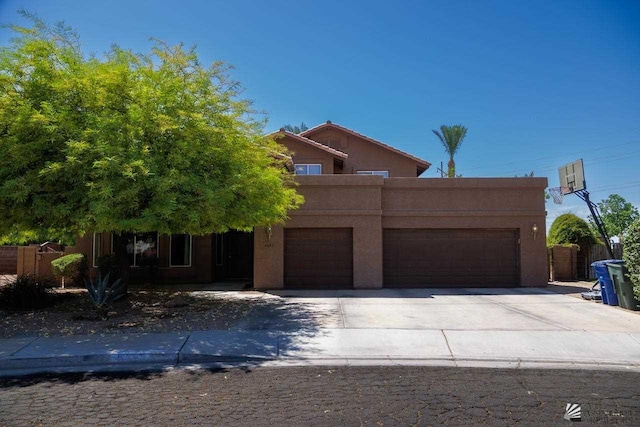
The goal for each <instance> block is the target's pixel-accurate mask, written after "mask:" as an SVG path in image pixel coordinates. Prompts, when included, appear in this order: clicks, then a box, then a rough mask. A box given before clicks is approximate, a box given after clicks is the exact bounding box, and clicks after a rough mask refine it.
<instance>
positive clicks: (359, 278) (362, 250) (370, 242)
mask: <svg viewBox="0 0 640 427" xmlns="http://www.w3.org/2000/svg"><path fill="white" fill-rule="evenodd" d="M382 279H383V275H382V218H381V217H380V216H371V217H369V218H367V220H366V224H363V225H359V226H356V227H354V228H353V287H354V288H356V289H380V288H382Z"/></svg>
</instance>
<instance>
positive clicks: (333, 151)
mask: <svg viewBox="0 0 640 427" xmlns="http://www.w3.org/2000/svg"><path fill="white" fill-rule="evenodd" d="M276 134H279V135H285V136H288V137H289V138H291V139H295V140H296V141H300V142H303V143H305V144H308V145H311V146H312V147H315V148H318V149H320V150H323V151H326V152H327V153H329V154H331V155H332V156H334V157H340V158H341V159H346V158H347V157H349V156H348V155H347V153H343V152H342V151H340V150H336V149H335V148H331V147H329V146H327V145H324V144H320V143H319V142H316V141H314V140H313V139H309V138H305V137H304V136H301V135H298V134H295V133H292V132H289V131H286V130H284V129H280V130H279V131H278V132H273V133H272V134H271V135H276Z"/></svg>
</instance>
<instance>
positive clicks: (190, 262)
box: [169, 233, 193, 268]
mask: <svg viewBox="0 0 640 427" xmlns="http://www.w3.org/2000/svg"><path fill="white" fill-rule="evenodd" d="M180 236H189V264H187V265H173V259H172V256H171V245H172V243H173V234H171V235H169V268H185V267H191V266H192V264H193V236H192V235H191V234H187V233H185V234H180Z"/></svg>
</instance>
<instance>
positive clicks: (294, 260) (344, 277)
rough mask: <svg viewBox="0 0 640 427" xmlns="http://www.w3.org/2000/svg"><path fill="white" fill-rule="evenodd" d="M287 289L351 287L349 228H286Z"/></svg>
mask: <svg viewBox="0 0 640 427" xmlns="http://www.w3.org/2000/svg"><path fill="white" fill-rule="evenodd" d="M284 285H285V287H286V288H289V289H292V288H300V289H305V288H321V289H328V288H352V287H353V232H352V229H351V228H285V230H284Z"/></svg>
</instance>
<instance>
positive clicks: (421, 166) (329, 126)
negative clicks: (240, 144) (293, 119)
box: [297, 121, 431, 175]
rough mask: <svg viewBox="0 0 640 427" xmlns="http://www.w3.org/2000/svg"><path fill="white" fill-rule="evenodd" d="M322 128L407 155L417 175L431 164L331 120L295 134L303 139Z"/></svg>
mask: <svg viewBox="0 0 640 427" xmlns="http://www.w3.org/2000/svg"><path fill="white" fill-rule="evenodd" d="M324 129H337V130H340V131H343V132H346V133H348V134H351V135H353V136H356V137H358V138H361V139H364V140H365V141H368V142H371V143H373V144H376V145H378V146H380V147H382V148H384V149H386V150H389V151H392V152H394V153H396V154H400V155H401V156H404V157H407V158H409V159H411V160H413V161H414V162H416V163H417V164H418V170H419V172H418V175H420V174H421V173H422V172H424V171H425V170H427V169H429V166H431V163H429V162H427V161H426V160H422V159H420V158H418V157H416V156H412V155H411V154H409V153H405V152H404V151H400V150H398V149H397V148H393V147H392V146H390V145H387V144H385V143H383V142H380V141H376V140H375V139H373V138H369V137H368V136H366V135H363V134H361V133H358V132H356V131H353V130H351V129H348V128H346V127H343V126H340V125H337V124H335V123H331V121H327V122H326V123H322V124H320V125H318V126H314V127H312V128H311V129H307V130H305V131H304V132H302V133H300V135H297V136H300V137H304V138H305V139H308V138H306V137H308V136H310V135H312V134H314V133H316V132H319V131H321V130H324Z"/></svg>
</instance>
